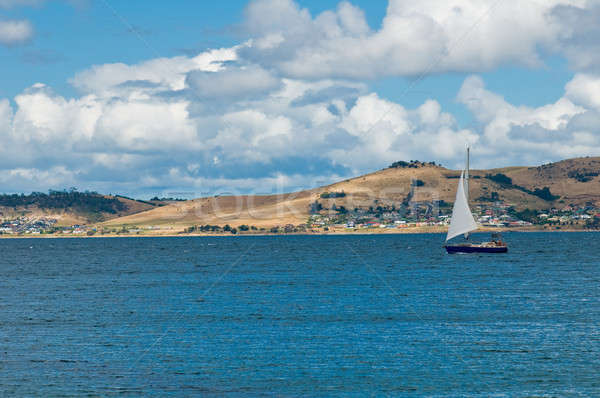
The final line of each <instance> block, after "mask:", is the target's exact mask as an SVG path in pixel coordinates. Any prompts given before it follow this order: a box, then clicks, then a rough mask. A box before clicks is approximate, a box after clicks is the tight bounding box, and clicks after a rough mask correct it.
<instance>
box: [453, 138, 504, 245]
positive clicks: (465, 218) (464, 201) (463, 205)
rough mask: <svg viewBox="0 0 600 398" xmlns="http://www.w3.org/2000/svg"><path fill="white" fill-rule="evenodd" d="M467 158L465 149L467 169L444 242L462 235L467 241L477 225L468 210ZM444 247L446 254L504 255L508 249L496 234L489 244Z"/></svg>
mask: <svg viewBox="0 0 600 398" xmlns="http://www.w3.org/2000/svg"><path fill="white" fill-rule="evenodd" d="M469 156H470V151H469V148H467V167H466V169H465V170H463V171H462V173H461V174H460V179H459V180H458V188H457V189H456V200H455V201H454V208H453V209H452V219H451V221H450V227H449V228H448V235H447V236H446V242H448V241H449V240H450V239H452V238H455V237H457V236H460V235H464V237H465V240H467V241H468V239H469V234H470V233H471V232H473V231H475V230H476V229H477V223H476V222H475V219H474V218H473V213H471V209H470V208H469ZM444 247H445V248H446V251H447V252H448V253H506V252H507V251H508V247H507V246H506V244H505V243H504V242H502V240H501V239H500V237H499V235H498V234H493V235H492V241H491V242H483V243H471V242H465V243H460V244H452V245H450V244H447V243H446V245H445V246H444Z"/></svg>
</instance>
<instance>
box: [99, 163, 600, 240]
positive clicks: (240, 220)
mask: <svg viewBox="0 0 600 398" xmlns="http://www.w3.org/2000/svg"><path fill="white" fill-rule="evenodd" d="M599 172H600V158H579V159H571V160H565V161H561V162H558V163H553V164H549V165H543V166H539V167H510V168H502V169H493V170H472V171H471V177H472V178H471V180H470V181H471V182H470V189H469V194H470V199H471V203H474V204H477V203H483V202H488V203H489V201H490V200H491V199H492V198H494V197H496V195H497V197H498V198H499V199H501V200H503V201H504V202H506V203H508V204H511V205H513V206H515V207H516V208H517V209H520V210H522V209H525V208H529V209H547V208H551V207H564V206H565V205H567V204H578V205H580V204H585V203H587V202H592V203H595V204H596V203H597V204H598V205H600V177H599V176H598V173H599ZM499 173H500V174H503V175H505V176H506V177H508V178H510V179H512V184H506V183H499V182H495V181H492V180H490V179H488V178H486V176H487V175H490V174H491V175H496V174H499ZM459 174H460V172H459V171H453V170H448V169H445V168H443V167H439V166H435V165H430V164H419V166H418V167H416V168H415V167H403V168H388V169H384V170H380V171H377V172H375V173H371V174H367V175H364V176H360V177H356V178H352V179H349V180H345V181H341V182H338V183H335V184H332V185H328V186H324V187H320V188H315V189H312V190H306V191H301V192H296V193H290V194H285V195H265V196H229V197H211V198H201V199H196V200H191V201H187V202H178V203H172V204H169V205H167V206H163V207H158V208H154V209H151V210H148V211H144V212H140V213H137V214H132V215H128V216H126V217H120V218H115V219H112V220H110V221H107V222H105V223H104V225H105V226H107V227H116V226H121V225H136V226H150V225H152V226H156V227H166V226H170V227H173V230H174V231H177V230H182V229H184V228H185V227H188V226H191V225H200V224H203V225H206V224H210V225H221V226H223V225H225V224H229V225H231V226H239V225H242V224H246V225H255V226H257V227H272V226H284V225H286V224H294V225H297V224H302V223H304V222H306V220H307V217H308V216H309V214H310V211H309V209H310V205H311V203H314V202H315V201H318V202H319V203H320V204H321V205H322V206H323V208H325V209H331V208H332V207H333V205H335V206H337V207H339V206H344V207H345V208H346V209H348V210H352V209H354V208H369V207H376V206H396V207H398V206H400V205H401V204H402V203H403V202H405V203H406V201H407V200H412V201H417V202H425V201H431V200H443V201H445V202H448V203H451V202H453V201H454V196H455V193H456V184H457V181H458V179H457V178H458V176H459ZM411 186H412V187H413V188H411ZM544 187H548V188H549V189H550V192H551V193H552V194H553V195H556V196H559V197H560V198H558V199H556V200H544V199H542V198H540V197H538V196H536V195H533V194H532V192H533V191H535V189H536V188H537V189H543V188H544ZM411 190H412V192H413V193H412V195H410V193H411ZM324 192H330V193H331V192H337V193H339V192H344V194H345V195H346V196H345V197H338V198H333V199H323V198H321V194H322V193H324ZM493 193H495V194H493ZM409 195H410V196H409Z"/></svg>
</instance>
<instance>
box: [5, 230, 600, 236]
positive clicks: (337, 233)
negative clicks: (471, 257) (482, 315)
mask: <svg viewBox="0 0 600 398" xmlns="http://www.w3.org/2000/svg"><path fill="white" fill-rule="evenodd" d="M446 232H447V231H446V230H445V229H435V230H433V229H429V230H428V229H416V228H414V229H410V230H408V229H406V230H393V231H389V230H387V231H372V230H371V231H368V230H367V231H327V232H290V233H253V234H248V233H237V234H231V233H167V234H156V233H154V234H152V233H149V234H105V235H102V234H94V235H91V236H88V235H85V234H81V235H66V234H40V235H12V234H5V235H0V239H101V238H112V239H115V238H192V237H198V238H207V237H220V238H223V237H232V238H235V237H252V236H257V237H258V236H261V237H263V236H352V235H354V236H374V235H423V234H431V235H435V234H440V235H443V234H445V233H446ZM493 232H499V233H511V232H518V233H533V232H543V233H577V232H579V233H593V232H600V231H599V230H594V229H547V228H522V229H518V228H513V229H482V230H479V231H477V232H476V233H484V234H485V233H493Z"/></svg>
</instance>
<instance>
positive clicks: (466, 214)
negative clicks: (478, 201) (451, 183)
mask: <svg viewBox="0 0 600 398" xmlns="http://www.w3.org/2000/svg"><path fill="white" fill-rule="evenodd" d="M464 176H465V172H464V171H463V172H462V173H461V175H460V181H459V182H458V188H457V189H456V200H455V201H454V208H453V209H452V220H451V221H450V228H448V236H447V237H446V240H447V241H448V240H450V239H452V238H454V237H455V236H458V235H462V234H466V233H469V232H471V231H475V230H476V229H477V223H476V222H475V219H474V218H473V214H471V209H469V202H468V200H467V196H466V194H465V181H464Z"/></svg>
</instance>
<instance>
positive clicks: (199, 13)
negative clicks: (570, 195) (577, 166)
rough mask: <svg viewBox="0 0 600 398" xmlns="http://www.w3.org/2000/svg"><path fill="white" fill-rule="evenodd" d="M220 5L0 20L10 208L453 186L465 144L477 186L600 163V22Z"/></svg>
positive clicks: (406, 5)
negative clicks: (403, 162) (15, 196)
mask: <svg viewBox="0 0 600 398" xmlns="http://www.w3.org/2000/svg"><path fill="white" fill-rule="evenodd" d="M222 3H223V4H221V3H217V2H205V1H175V2H164V1H156V0H146V1H139V0H135V1H116V0H106V1H105V0H94V1H92V0H72V1H60V0H54V1H51V0H48V1H44V0H0V59H1V60H2V62H1V65H0V72H1V73H2V74H3V80H2V81H3V83H2V84H1V85H0V115H2V117H3V118H4V120H3V121H2V120H0V136H2V137H3V138H4V139H3V142H4V149H0V151H2V150H4V151H9V149H7V148H13V149H14V148H22V150H19V151H17V152H18V153H19V154H15V153H10V154H6V156H4V157H3V160H2V161H1V162H0V169H2V170H1V171H3V172H4V175H5V177H4V178H3V179H0V183H2V184H3V185H2V186H3V188H2V189H0V190H3V191H5V192H8V191H20V190H30V189H31V190H33V189H39V190H45V189H48V188H61V187H62V186H72V185H77V186H81V187H82V188H90V189H99V190H103V191H106V190H110V191H119V190H120V191H122V192H123V193H127V194H133V195H141V196H150V195H153V194H155V193H156V194H158V193H160V192H168V191H173V190H175V191H182V190H183V191H188V192H189V193H190V195H194V194H196V193H197V192H216V191H219V190H223V189H227V190H232V189H238V190H240V191H244V192H247V191H249V190H251V189H255V188H254V187H260V188H256V189H260V190H261V191H271V190H273V188H272V186H273V185H277V186H281V187H284V188H286V189H298V188H304V187H307V186H312V185H314V184H315V182H316V181H319V182H323V181H333V180H335V179H337V178H344V177H348V176H352V175H356V174H360V173H365V172H369V171H373V170H377V169H378V168H382V167H385V166H386V165H387V164H388V163H389V162H390V161H392V160H400V158H401V157H402V158H403V157H406V158H411V159H412V158H422V160H436V161H438V162H441V163H443V164H445V165H448V166H449V167H458V166H460V162H461V161H462V158H463V155H462V153H461V152H462V150H461V149H460V148H464V146H466V144H467V143H469V144H471V145H473V146H474V149H475V151H474V152H475V159H474V164H475V166H476V167H501V166H506V165H511V164H516V163H522V164H536V163H542V162H546V161H554V160H559V159H562V158H565V157H573V156H584V155H596V154H598V148H600V145H598V144H597V141H596V140H597V134H598V131H597V126H596V124H595V123H594V122H593V121H594V120H596V112H597V106H598V102H600V100H599V99H598V98H597V94H595V93H596V91H594V90H593V88H594V87H596V84H598V81H600V80H597V79H598V77H597V76H598V75H597V70H596V67H595V65H597V62H596V61H597V60H596V58H595V57H596V56H595V55H594V54H596V53H598V51H596V50H598V48H599V47H600V45H599V44H598V43H597V42H596V41H597V40H596V39H595V37H597V35H596V33H597V32H596V29H597V28H596V27H595V26H597V25H598V24H597V23H596V22H597V21H598V18H597V16H598V15H600V11H599V7H598V6H596V5H595V4H594V2H588V1H584V0H551V1H549V2H547V3H546V4H541V3H539V2H536V1H533V0H524V1H523V2H521V3H519V4H517V3H515V4H508V3H502V4H500V5H497V4H496V3H495V2H493V1H491V0H490V1H488V0H482V2H480V3H478V4H474V3H471V2H467V1H463V0H452V1H449V2H448V3H447V4H441V3H440V2H435V1H424V2H422V4H419V3H414V2H410V1H407V0H391V1H390V2H387V1H383V0H382V1H366V0H353V1H350V2H344V1H337V0H320V1H316V0H296V1H294V0H252V1H249V0H243V1H242V0H230V1H227V2H222ZM130 27H133V29H134V30H135V31H131V29H130ZM218 49H220V50H219V51H217V52H215V51H213V50H218ZM201 59H203V60H206V62H207V64H206V65H204V64H202V62H204V61H201ZM160 64H162V66H160ZM215 82H220V83H215ZM40 83H41V85H40ZM34 85H35V86H34ZM308 98H310V101H307V99H308ZM301 99H302V100H301ZM311 101H312V102H311ZM299 104H302V106H299ZM146 112H150V113H146ZM153 117H156V120H155V121H154V122H153V123H152V125H147V124H145V123H149V122H148V120H152V119H153ZM159 126H162V128H164V129H165V131H164V133H163V134H161V132H160V131H158V129H159ZM154 129H157V131H154ZM171 136H172V137H173V141H169V140H168V139H167V137H171ZM186 140H187V141H188V144H185V143H184V141H186ZM236 140H237V145H235V144H236ZM292 149H295V150H292ZM13 152H14V151H13ZM478 153H479V155H480V156H479V158H477V154H478ZM0 155H2V153H0ZM133 170H135V171H133ZM241 170H243V172H242V171H241ZM6 176H8V177H6Z"/></svg>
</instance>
